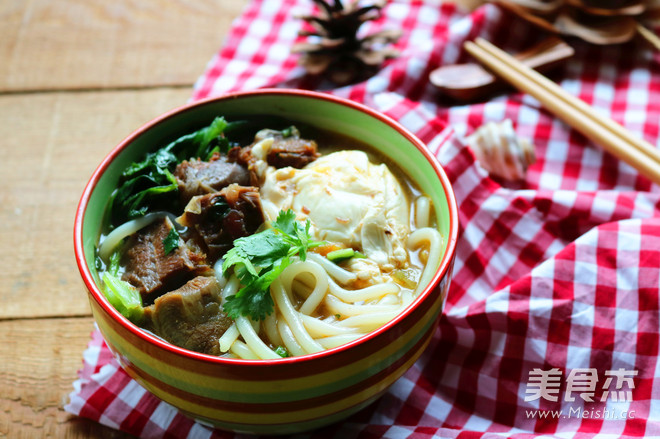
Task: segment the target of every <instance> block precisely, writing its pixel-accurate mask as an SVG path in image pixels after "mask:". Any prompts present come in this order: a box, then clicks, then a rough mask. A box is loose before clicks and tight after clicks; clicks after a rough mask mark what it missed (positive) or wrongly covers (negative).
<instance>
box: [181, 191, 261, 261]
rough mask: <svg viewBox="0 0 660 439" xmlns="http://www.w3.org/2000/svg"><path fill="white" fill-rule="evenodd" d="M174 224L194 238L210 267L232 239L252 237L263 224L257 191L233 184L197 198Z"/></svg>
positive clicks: (194, 198)
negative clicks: (199, 244)
mask: <svg viewBox="0 0 660 439" xmlns="http://www.w3.org/2000/svg"><path fill="white" fill-rule="evenodd" d="M177 221H178V222H179V223H180V224H182V225H184V226H186V227H188V228H189V229H190V230H191V231H193V232H195V233H196V234H197V236H198V241H201V246H202V248H204V251H205V253H206V255H207V256H208V259H209V261H210V262H211V263H213V262H215V261H216V260H217V259H218V258H219V257H221V256H222V255H224V254H225V253H226V252H227V251H228V250H229V249H231V247H232V245H233V242H234V240H235V239H237V238H241V237H244V236H248V235H251V234H253V233H254V232H255V231H256V230H257V228H259V226H260V225H261V224H262V223H263V222H264V218H263V213H262V211H261V199H260V198H259V189H258V188H256V187H252V186H239V185H237V184H232V185H229V186H227V187H226V188H224V189H223V190H221V191H220V192H216V193H213V194H206V195H198V196H196V197H193V198H192V199H191V200H190V202H189V203H188V205H187V206H186V208H185V211H184V213H183V215H181V216H180V217H179V218H178V219H177Z"/></svg>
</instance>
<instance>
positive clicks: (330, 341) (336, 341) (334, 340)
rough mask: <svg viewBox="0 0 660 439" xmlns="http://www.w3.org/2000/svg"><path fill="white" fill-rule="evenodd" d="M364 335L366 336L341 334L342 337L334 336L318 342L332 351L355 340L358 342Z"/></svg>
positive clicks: (361, 334)
mask: <svg viewBox="0 0 660 439" xmlns="http://www.w3.org/2000/svg"><path fill="white" fill-rule="evenodd" d="M363 335H365V334H364V333H354V334H341V335H334V336H332V337H325V338H320V339H318V340H317V341H318V342H319V344H320V345H321V346H323V347H324V348H325V349H331V348H336V347H337V346H341V345H344V344H346V343H348V342H351V341H353V340H357V339H358V338H360V337H362V336H363Z"/></svg>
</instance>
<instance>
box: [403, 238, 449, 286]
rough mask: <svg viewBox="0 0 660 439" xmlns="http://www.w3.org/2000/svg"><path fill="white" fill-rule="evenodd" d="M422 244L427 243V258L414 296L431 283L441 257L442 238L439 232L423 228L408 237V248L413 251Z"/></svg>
mask: <svg viewBox="0 0 660 439" xmlns="http://www.w3.org/2000/svg"><path fill="white" fill-rule="evenodd" d="M424 243H427V245H428V258H427V260H426V264H425V265H424V270H423V271H422V275H421V276H420V277H419V281H418V282H417V289H416V290H415V295H417V294H419V293H420V290H421V289H423V288H425V287H426V285H428V283H429V282H430V281H431V278H432V277H433V275H434V274H435V272H436V270H437V269H438V266H439V265H440V258H441V257H442V253H441V252H442V236H441V235H440V232H438V231H437V230H435V229H433V228H431V227H424V228H422V229H417V230H415V231H414V232H412V233H411V234H410V236H409V237H408V247H410V248H411V249H413V250H414V249H417V248H419V247H420V246H422V245H423V244H424Z"/></svg>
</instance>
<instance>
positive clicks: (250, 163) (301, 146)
mask: <svg viewBox="0 0 660 439" xmlns="http://www.w3.org/2000/svg"><path fill="white" fill-rule="evenodd" d="M267 138H272V139H273V143H272V145H271V146H270V148H269V150H268V152H267V153H266V157H265V159H266V162H267V163H268V164H269V165H270V166H273V167H275V168H285V167H287V166H291V167H293V168H297V169H300V168H303V167H305V166H306V165H307V164H309V163H311V162H313V161H314V160H316V159H317V158H318V156H319V153H318V146H317V144H316V142H315V141H314V140H307V139H303V138H301V137H300V133H299V132H298V130H297V129H296V128H295V127H291V128H289V129H288V130H285V131H275V130H269V129H264V130H261V131H259V132H258V133H257V134H256V135H255V138H254V143H253V144H252V145H249V146H246V147H243V148H240V147H234V148H232V149H231V150H229V153H228V154H227V157H228V158H227V160H228V161H230V162H236V163H239V164H240V165H242V166H244V167H245V168H247V169H248V170H249V171H250V177H251V179H250V182H251V183H250V184H252V185H253V186H258V185H259V179H258V178H257V175H260V172H259V170H257V169H256V163H257V158H256V157H254V156H253V155H252V147H253V146H254V145H255V144H256V143H258V142H260V141H261V140H264V139H267Z"/></svg>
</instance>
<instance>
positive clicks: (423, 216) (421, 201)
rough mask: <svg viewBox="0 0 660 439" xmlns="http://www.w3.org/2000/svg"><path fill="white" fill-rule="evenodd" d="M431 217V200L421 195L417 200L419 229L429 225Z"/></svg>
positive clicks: (416, 213)
mask: <svg viewBox="0 0 660 439" xmlns="http://www.w3.org/2000/svg"><path fill="white" fill-rule="evenodd" d="M430 218H431V200H429V198H428V197H425V196H423V195H422V196H420V197H417V199H416V200H415V226H416V227H417V228H418V229H421V228H424V227H428V226H429V220H430Z"/></svg>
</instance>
